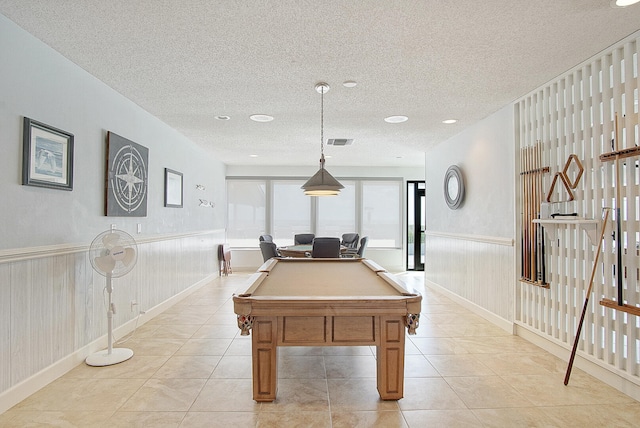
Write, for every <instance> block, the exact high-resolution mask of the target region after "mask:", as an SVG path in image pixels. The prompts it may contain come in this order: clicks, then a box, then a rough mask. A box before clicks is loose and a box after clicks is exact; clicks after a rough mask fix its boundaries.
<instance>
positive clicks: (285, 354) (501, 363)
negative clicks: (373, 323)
mask: <svg viewBox="0 0 640 428" xmlns="http://www.w3.org/2000/svg"><path fill="white" fill-rule="evenodd" d="M398 277H399V278H400V279H401V280H403V281H404V282H405V283H406V284H407V285H408V286H409V287H412V288H415V289H417V290H419V291H420V292H421V293H422V294H423V312H422V316H421V325H420V327H419V328H418V333H417V335H416V336H408V341H407V348H406V364H405V365H406V370H405V391H404V396H405V398H403V399H401V400H398V401H381V400H380V398H379V396H378V393H377V391H376V379H375V376H376V370H375V348H372V347H322V348H321V347H309V348H280V351H279V352H280V356H279V383H278V398H277V399H276V401H274V402H272V403H256V402H255V401H253V400H252V398H251V395H252V387H251V339H250V337H247V336H240V335H239V330H238V328H237V326H236V324H235V315H234V313H233V302H232V300H231V296H232V294H233V293H234V292H236V291H238V290H240V289H242V286H243V284H244V282H245V281H246V280H247V278H248V274H233V275H231V276H229V277H223V278H217V279H215V280H213V281H212V282H211V283H210V284H207V285H206V286H204V287H202V288H200V289H199V290H197V291H195V292H194V293H193V294H191V295H190V296H188V297H186V298H185V299H184V300H183V301H181V302H180V303H178V304H176V305H175V306H173V307H172V308H170V309H168V310H167V311H165V312H164V313H162V314H161V315H159V316H157V317H156V318H154V319H152V320H150V321H149V322H147V323H145V324H144V325H142V326H141V327H140V328H138V330H137V331H136V333H135V335H134V336H133V338H131V339H129V340H128V341H127V342H126V343H125V344H124V345H120V346H124V347H129V348H131V349H133V350H134V352H135V355H134V357H133V358H132V359H131V360H129V361H126V362H124V363H121V364H118V365H114V366H110V367H101V368H97V367H89V366H86V365H84V364H81V365H79V366H78V367H76V368H75V369H73V370H71V371H70V372H69V373H67V374H66V375H64V376H62V377H61V378H59V379H58V380H56V381H54V382H52V383H51V384H50V385H48V386H46V387H45V388H43V389H42V390H40V391H38V392H36V393H35V394H33V395H32V396H30V397H28V398H27V399H25V400H24V401H22V402H21V403H19V404H18V405H16V406H15V407H13V408H12V409H10V410H8V411H7V412H5V413H3V414H2V415H0V426H2V427H31V426H61V427H278V428H282V427H334V428H338V427H349V428H351V427H385V428H387V427H465V428H468V427H582V426H599V427H632V426H638V425H640V403H638V402H637V401H635V400H633V399H631V398H629V397H628V396H626V395H624V394H622V393H620V392H618V391H617V390H615V389H614V388H612V387H610V386H607V385H605V384H603V383H602V382H600V381H598V380H596V379H594V378H593V377H591V376H589V375H587V374H585V373H584V372H582V371H580V370H578V369H574V370H573V372H572V375H571V381H570V382H569V386H564V385H563V380H564V372H565V370H566V362H565V361H561V360H559V359H557V358H556V357H554V356H552V355H551V354H549V353H547V352H545V351H543V350H542V349H540V348H538V347H536V346H534V345H532V344H531V343H529V342H527V341H525V340H523V339H521V338H519V337H516V336H512V335H509V334H508V333H506V332H505V331H503V330H501V329H500V328H498V327H496V326H494V325H492V324H491V323H489V322H487V321H485V320H484V319H482V318H481V317H479V316H477V315H475V314H473V313H471V312H469V311H467V310H466V309H464V308H463V307H461V306H459V305H457V304H456V303H454V302H453V301H451V300H450V299H448V298H446V297H444V296H442V295H441V294H438V293H436V292H434V291H433V290H430V289H428V288H425V287H424V281H423V279H422V278H423V277H422V274H421V273H405V274H400V275H398Z"/></svg>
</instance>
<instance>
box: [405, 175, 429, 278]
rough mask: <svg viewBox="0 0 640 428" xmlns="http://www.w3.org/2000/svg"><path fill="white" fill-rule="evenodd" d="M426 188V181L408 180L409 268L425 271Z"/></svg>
mask: <svg viewBox="0 0 640 428" xmlns="http://www.w3.org/2000/svg"><path fill="white" fill-rule="evenodd" d="M425 188H426V186H425V182H424V181H408V182H407V270H417V271H424V253H425V249H424V230H425V218H426V217H425V213H426V197H425Z"/></svg>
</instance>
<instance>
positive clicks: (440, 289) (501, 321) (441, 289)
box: [424, 279, 515, 334]
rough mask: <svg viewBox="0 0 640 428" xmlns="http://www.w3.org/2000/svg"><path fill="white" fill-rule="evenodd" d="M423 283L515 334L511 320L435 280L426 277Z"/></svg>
mask: <svg viewBox="0 0 640 428" xmlns="http://www.w3.org/2000/svg"><path fill="white" fill-rule="evenodd" d="M424 284H425V285H426V286H427V287H429V288H431V289H433V290H435V291H437V292H438V293H441V294H444V295H445V296H447V297H448V298H449V299H451V300H453V301H454V302H456V303H457V304H459V305H460V306H463V307H464V308H466V309H468V310H470V311H471V312H473V313H474V314H476V315H479V316H481V317H482V318H484V319H486V320H487V321H489V322H490V323H492V324H495V325H496V326H498V327H500V328H501V329H503V330H505V331H507V332H509V333H511V334H515V328H514V325H513V323H512V322H511V321H509V320H506V319H504V318H502V317H499V316H498V315H496V314H494V313H493V312H490V311H488V310H486V309H485V308H483V307H482V306H478V305H476V304H475V303H473V302H470V301H469V300H467V299H465V298H463V297H460V296H458V295H457V294H455V293H453V292H451V291H449V290H447V289H446V288H444V287H442V286H440V285H438V284H436V283H435V282H432V281H429V280H428V279H425V280H424Z"/></svg>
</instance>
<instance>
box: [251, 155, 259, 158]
mask: <svg viewBox="0 0 640 428" xmlns="http://www.w3.org/2000/svg"><path fill="white" fill-rule="evenodd" d="M249 157H250V158H257V157H258V155H249Z"/></svg>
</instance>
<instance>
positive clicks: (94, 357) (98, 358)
mask: <svg viewBox="0 0 640 428" xmlns="http://www.w3.org/2000/svg"><path fill="white" fill-rule="evenodd" d="M131 357H133V351H132V350H131V349H129V348H113V349H112V350H111V354H109V351H108V350H107V349H105V350H104V351H100V352H96V353H95V354H91V355H89V356H88V357H87V359H86V360H84V362H85V363H87V365H88V366H93V367H104V366H110V365H113V364H118V363H121V362H123V361H126V360H128V359H129V358H131Z"/></svg>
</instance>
